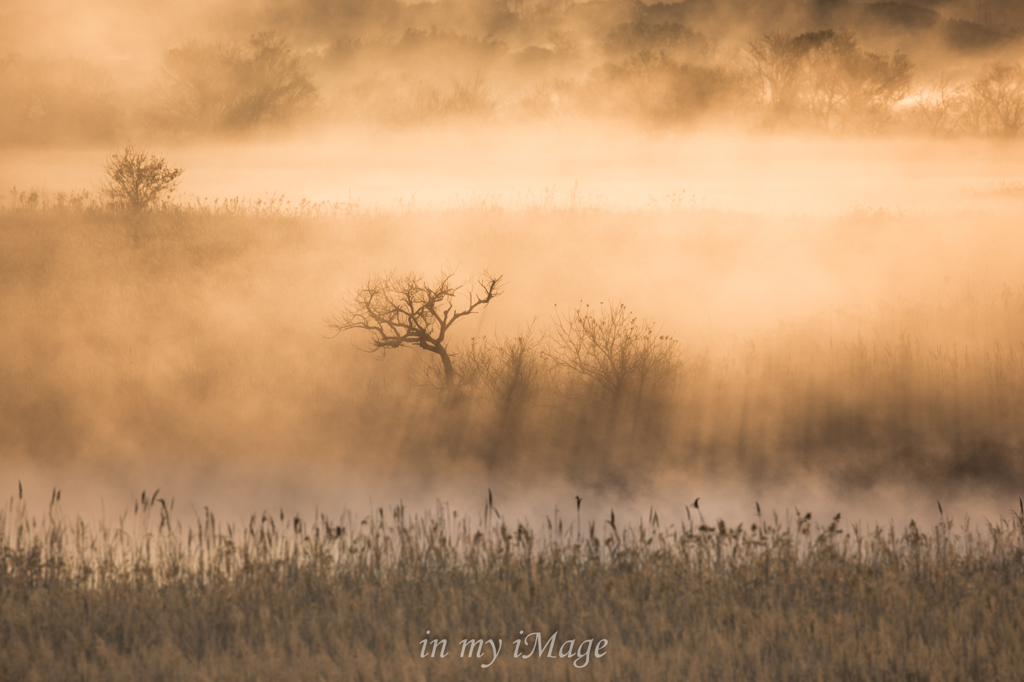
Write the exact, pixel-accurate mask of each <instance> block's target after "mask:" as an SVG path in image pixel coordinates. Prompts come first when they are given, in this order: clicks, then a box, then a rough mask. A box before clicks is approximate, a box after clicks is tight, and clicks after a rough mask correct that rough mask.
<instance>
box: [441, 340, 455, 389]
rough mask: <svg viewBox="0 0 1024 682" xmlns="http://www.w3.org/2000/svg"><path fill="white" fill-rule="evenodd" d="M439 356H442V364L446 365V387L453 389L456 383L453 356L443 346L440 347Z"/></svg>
mask: <svg viewBox="0 0 1024 682" xmlns="http://www.w3.org/2000/svg"><path fill="white" fill-rule="evenodd" d="M437 354H438V355H439V356H441V364H442V365H444V385H445V386H446V387H451V385H452V384H454V383H455V368H454V367H453V366H452V359H451V356H449V355H448V351H447V350H445V348H444V347H443V346H438V348H437Z"/></svg>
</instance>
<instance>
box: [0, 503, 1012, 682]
mask: <svg viewBox="0 0 1024 682" xmlns="http://www.w3.org/2000/svg"><path fill="white" fill-rule="evenodd" d="M171 507H173V502H172V503H171V505H170V506H169V505H168V503H167V501H166V500H165V499H164V498H163V497H159V492H158V491H157V492H154V493H153V494H152V495H151V496H150V497H148V498H147V496H146V494H145V493H143V494H142V496H141V499H140V500H138V501H137V503H136V505H135V509H134V513H127V514H125V515H123V516H121V517H120V518H119V520H118V521H117V522H115V523H113V524H110V525H107V524H101V525H99V526H96V525H90V524H86V523H84V522H82V521H81V519H78V520H75V519H71V518H69V517H66V516H65V515H64V514H63V513H62V511H61V505H60V503H59V502H57V501H56V500H55V501H54V502H53V503H52V504H51V505H50V509H49V510H48V511H47V512H46V513H45V514H43V515H42V516H41V517H32V516H30V515H29V513H28V510H27V509H26V507H25V504H24V502H21V501H15V500H13V499H12V500H11V502H10V503H9V504H8V505H7V506H6V508H5V509H4V510H3V511H2V512H0V607H2V608H0V636H2V638H3V642H4V647H3V649H2V650H0V674H2V675H3V678H4V679H8V680H57V679H61V680H139V679H147V680H185V679H189V680H191V679H196V680H279V679H289V680H323V679H330V680H465V679H504V680H556V679H557V680H563V679H577V678H579V679H592V680H679V679H701V680H798V679H799V680H806V679H819V680H900V681H901V682H902V681H903V680H1013V679H1019V678H1020V670H1021V669H1022V666H1024V615H1022V612H1021V609H1020V608H1019V606H1020V603H1021V600H1022V599H1024V515H1022V513H1024V505H1022V507H1021V512H1020V513H1015V514H1014V515H1013V516H1012V517H1011V518H1009V519H1008V520H1003V521H1000V522H998V523H989V524H977V523H975V524H971V523H970V522H961V523H958V522H957V521H956V520H954V519H952V518H949V517H947V516H944V515H943V516H941V518H940V520H939V522H938V523H937V524H935V525H934V526H933V527H931V528H922V527H919V526H918V525H917V524H915V523H913V522H911V523H910V525H909V526H908V527H905V528H895V527H888V528H885V527H861V526H859V525H856V524H854V525H852V526H851V525H849V524H844V523H841V520H840V518H839V516H836V518H835V519H833V520H831V522H829V521H828V520H826V521H825V522H823V523H819V522H818V521H817V520H815V519H812V518H811V515H810V514H806V515H800V516H791V515H788V514H787V515H786V518H785V519H784V520H781V519H779V517H778V516H767V517H765V518H762V517H761V514H760V510H758V515H757V517H756V520H755V521H754V522H753V523H751V524H749V525H745V524H739V525H738V526H736V527H729V526H727V525H726V524H725V523H724V522H721V521H720V522H718V523H717V524H715V523H711V524H710V525H707V524H705V523H704V522H703V521H702V519H698V514H699V511H698V510H696V509H695V510H694V511H693V513H692V515H691V516H690V519H689V520H686V519H680V520H678V521H673V522H668V520H667V519H659V518H658V516H657V514H656V512H654V511H653V510H652V512H651V515H650V517H649V518H648V519H647V523H643V522H642V523H641V524H640V525H638V526H630V527H623V526H622V525H616V522H615V517H614V512H613V513H612V516H611V518H609V519H606V520H605V521H604V522H603V523H600V524H599V525H597V526H595V525H594V524H591V525H590V526H589V528H583V529H582V531H583V532H582V533H579V529H577V528H576V527H575V520H569V519H562V518H558V517H556V518H551V517H548V518H547V519H546V521H545V523H544V524H542V525H541V526H540V527H539V528H531V527H530V526H528V525H524V524H516V523H514V522H511V521H510V520H506V519H505V518H503V517H501V516H500V515H499V514H497V513H495V511H494V509H493V508H492V507H487V508H486V509H485V510H484V511H483V513H482V514H480V513H476V514H470V515H468V516H467V515H464V514H463V515H460V514H459V513H458V512H457V511H455V510H451V509H450V508H445V507H444V506H439V507H438V508H437V509H436V510H434V512H432V513H427V514H425V515H416V516H412V515H409V516H407V515H406V510H405V509H404V508H402V507H397V508H390V509H388V510H387V512H385V510H383V509H381V510H380V511H379V513H378V512H374V513H373V514H371V515H367V516H365V517H363V518H360V517H359V515H355V514H352V513H351V512H349V513H344V514H342V515H341V516H340V518H334V519H332V518H328V517H327V516H326V515H321V516H320V517H318V518H310V519H303V518H301V517H300V516H295V517H285V515H284V514H283V513H281V514H280V516H278V515H277V514H267V513H263V514H262V515H261V516H260V515H253V516H252V518H251V519H250V520H249V522H248V523H242V524H240V525H234V524H225V523H223V522H218V521H217V519H216V517H215V515H214V514H213V512H211V511H210V510H209V509H207V510H206V511H205V513H204V514H202V515H198V514H197V515H196V518H195V520H194V521H191V522H185V523H182V521H181V520H180V518H179V516H178V514H177V513H176V512H174V511H173V510H172V509H171ZM620 524H621V521H620ZM826 524H827V525H826ZM428 632H429V633H430V634H429V635H428V634H427V633H428ZM533 633H539V634H533ZM552 636H556V637H555V642H554V645H553V646H549V645H550V644H551V641H550V640H551V637H552ZM442 639H443V640H447V645H446V648H445V649H441V648H437V647H436V646H435V644H434V640H442ZM466 639H481V640H483V639H488V640H491V641H492V642H497V641H498V640H499V639H500V640H501V645H500V648H499V647H498V646H497V645H496V644H491V645H488V646H490V647H491V648H487V647H484V648H483V649H477V650H474V649H473V647H472V645H470V646H469V648H468V650H467V649H466V646H465V645H460V642H462V640H466ZM428 640H429V641H428ZM516 640H522V641H521V642H520V644H518V645H517V643H516ZM602 640H607V641H605V642H604V643H603V645H602V644H601V642H602ZM588 642H589V643H588ZM595 645H596V648H593V649H592V648H591V647H592V646H595ZM438 646H439V645H438ZM481 646H483V645H481ZM445 651H447V656H444V657H442V654H443V653H445ZM482 652H485V653H482ZM494 652H496V653H497V655H495V654H494ZM597 654H601V655H600V656H597Z"/></svg>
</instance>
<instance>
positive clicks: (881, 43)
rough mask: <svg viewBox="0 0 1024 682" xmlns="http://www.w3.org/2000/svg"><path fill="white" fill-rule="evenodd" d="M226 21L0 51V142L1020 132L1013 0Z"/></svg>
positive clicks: (387, 9)
mask: <svg viewBox="0 0 1024 682" xmlns="http://www.w3.org/2000/svg"><path fill="white" fill-rule="evenodd" d="M229 9H230V8H228V7H226V6H223V5H222V6H219V7H218V8H217V9H216V10H215V9H209V10H204V12H205V14H204V15H203V16H205V17H206V18H207V21H205V23H204V22H199V23H197V24H195V25H194V35H196V36H200V37H196V38H194V39H191V40H184V41H182V42H179V43H178V44H168V45H159V46H156V48H155V49H154V50H153V51H152V53H151V54H150V55H149V58H150V60H151V61H152V64H150V65H148V67H149V68H139V66H138V64H133V68H132V69H131V70H130V71H129V69H128V67H126V66H125V63H126V62H131V61H133V59H128V58H127V57H126V58H125V59H121V60H119V61H116V60H115V61H112V60H110V59H107V60H100V59H90V55H89V54H83V55H81V56H80V57H74V58H68V57H59V58H58V57H52V56H47V55H46V54H45V53H44V54H28V53H26V54H21V53H10V54H6V55H0V100H2V101H3V102H4V106H3V107H2V108H0V144H3V145H6V146H12V145H18V146H25V145H28V146H31V145H56V144H76V143H82V144H93V143H97V142H107V141H118V140H123V139H124V138H125V137H129V136H137V135H146V136H148V137H150V138H152V137H161V136H167V137H169V138H174V139H180V138H186V139H188V138H194V137H202V136H207V135H223V134H236V135H237V134H247V133H251V132H254V131H261V132H265V131H268V130H287V129H290V128H299V127H301V128H303V129H309V128H311V127H316V126H328V127H329V126H337V125H342V124H348V123H358V124H367V123H368V124H372V125H383V126H401V127H405V126H416V125H422V124H425V123H436V122H439V121H446V120H460V121H464V120H467V119H469V120H480V121H490V122H496V123H503V122H514V121H541V120H546V119H554V120H564V119H566V118H569V119H602V120H621V121H623V122H624V123H625V122H629V123H639V124H643V125H650V126H661V127H663V126H670V127H672V126H692V125H707V124H709V123H714V124H715V125H730V126H734V127H737V128H740V129H745V130H766V131H794V130H797V131H804V130H807V131H816V132H819V133H828V134H881V133H899V134H907V133H914V134H928V135H939V136H948V135H994V136H1015V135H1017V134H1019V133H1020V132H1021V129H1022V128H1024V70H1022V67H1021V56H1022V47H1024V3H1020V2H1017V1H1016V0H914V2H859V1H855V0H810V1H808V0H686V1H684V2H668V3H654V4H647V3H644V2H639V1H635V0H634V1H629V0H593V1H590V2H583V1H577V2H573V1H572V0H439V1H437V2H422V3H405V2H399V1H398V0H273V1H271V0H265V1H264V3H263V4H262V5H255V6H252V5H249V6H247V7H246V8H245V9H240V8H239V9H238V11H237V12H235V13H234V14H233V15H232V17H233V20H232V22H231V26H232V28H231V29H230V32H227V31H225V32H218V31H217V30H216V28H215V27H216V26H218V25H222V24H220V23H218V21H222V20H223V16H225V13H226V12H228V11H229ZM230 11H232V12H234V10H230ZM182 30H186V31H187V30H188V27H186V28H184V29H182ZM210 36H215V38H214V39H211V38H210ZM134 61H137V60H134ZM140 74H142V75H140Z"/></svg>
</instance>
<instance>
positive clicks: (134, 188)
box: [103, 145, 184, 211]
mask: <svg viewBox="0 0 1024 682" xmlns="http://www.w3.org/2000/svg"><path fill="white" fill-rule="evenodd" d="M103 168H104V171H105V172H106V174H107V183H106V185H105V186H104V187H103V194H104V195H106V197H107V198H108V199H109V200H110V203H111V204H112V205H114V206H116V207H119V208H127V209H131V210H132V211H145V210H146V209H148V208H150V207H151V206H152V205H153V204H154V203H156V201H157V200H159V199H160V198H161V197H162V196H164V195H166V194H169V193H171V192H173V191H174V189H175V188H176V187H177V186H178V178H180V177H181V174H182V173H183V172H184V169H182V168H173V167H171V166H170V165H169V164H168V163H167V161H166V160H165V159H162V158H159V157H156V156H151V155H148V154H146V152H145V150H141V149H136V148H135V147H134V146H133V145H128V146H127V147H125V150H124V153H122V154H120V155H118V154H114V155H113V156H111V157H110V159H109V160H108V161H107V163H106V164H105V165H104V167H103Z"/></svg>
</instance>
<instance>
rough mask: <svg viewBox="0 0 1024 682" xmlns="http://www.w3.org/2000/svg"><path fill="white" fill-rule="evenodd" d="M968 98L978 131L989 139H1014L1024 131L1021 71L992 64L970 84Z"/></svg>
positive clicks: (1023, 73)
mask: <svg viewBox="0 0 1024 682" xmlns="http://www.w3.org/2000/svg"><path fill="white" fill-rule="evenodd" d="M970 98H971V100H972V105H973V107H972V108H973V109H974V110H975V111H974V113H975V116H974V118H975V120H976V125H977V128H978V129H979V130H980V131H982V132H985V133H988V134H990V135H1001V136H1004V137H1014V136H1015V135H1017V134H1018V133H1019V132H1020V131H1021V130H1022V129H1024V67H1021V65H1020V64H994V65H993V66H991V67H989V69H988V70H987V71H985V73H984V74H982V75H981V76H979V77H978V78H976V79H975V80H974V82H973V83H971V87H970Z"/></svg>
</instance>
